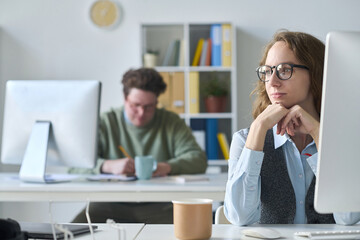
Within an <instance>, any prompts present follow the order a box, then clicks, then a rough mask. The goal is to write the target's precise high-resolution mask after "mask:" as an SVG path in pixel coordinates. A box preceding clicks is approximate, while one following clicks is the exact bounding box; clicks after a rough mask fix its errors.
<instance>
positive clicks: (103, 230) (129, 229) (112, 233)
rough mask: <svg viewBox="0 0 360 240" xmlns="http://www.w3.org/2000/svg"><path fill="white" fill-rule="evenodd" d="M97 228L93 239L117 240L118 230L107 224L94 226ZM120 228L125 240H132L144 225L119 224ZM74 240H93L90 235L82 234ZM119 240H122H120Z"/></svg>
mask: <svg viewBox="0 0 360 240" xmlns="http://www.w3.org/2000/svg"><path fill="white" fill-rule="evenodd" d="M95 225H97V226H98V229H97V230H96V231H95V232H94V237H95V239H97V240H101V239H104V240H105V239H119V238H118V230H117V229H116V228H113V227H111V226H109V225H107V224H95ZM118 226H120V227H121V228H123V229H125V239H126V240H133V239H136V236H137V235H138V234H139V232H141V230H142V229H143V227H144V224H142V223H140V224H119V225H118ZM75 239H76V240H93V238H92V236H91V234H90V233H89V234H83V235H78V236H76V237H75ZM121 240H124V239H123V238H121Z"/></svg>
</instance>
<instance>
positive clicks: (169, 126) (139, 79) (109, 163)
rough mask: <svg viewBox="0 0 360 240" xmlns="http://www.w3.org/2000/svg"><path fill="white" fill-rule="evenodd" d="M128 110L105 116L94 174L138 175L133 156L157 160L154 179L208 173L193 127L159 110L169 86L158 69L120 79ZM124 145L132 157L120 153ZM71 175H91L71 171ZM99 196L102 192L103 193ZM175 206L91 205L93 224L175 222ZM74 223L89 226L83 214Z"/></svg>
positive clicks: (147, 69) (137, 72)
mask: <svg viewBox="0 0 360 240" xmlns="http://www.w3.org/2000/svg"><path fill="white" fill-rule="evenodd" d="M122 84H123V92H124V97H125V103H124V106H123V107H121V108H118V109H112V110H110V111H109V112H105V113H103V114H102V115H101V120H100V128H99V131H100V133H99V149H98V154H99V159H98V160H97V164H96V167H95V168H94V169H92V170H90V171H91V172H92V173H94V174H99V173H111V174H130V175H131V174H135V164H134V159H133V158H134V157H135V156H146V155H152V156H153V157H154V158H155V159H156V160H157V169H156V170H155V171H154V173H153V177H160V176H167V175H174V174H195V173H204V172H205V170H206V167H207V159H206V155H205V153H204V152H203V151H202V150H201V148H200V147H199V146H198V144H197V142H196V140H195V138H194V137H193V135H192V133H191V130H190V128H189V127H188V126H187V125H186V124H185V122H184V121H183V120H182V119H181V118H180V117H179V116H178V115H177V114H175V113H173V112H170V111H167V110H165V109H158V108H156V106H157V103H158V97H159V95H160V94H161V93H163V92H165V90H166V84H165V83H164V81H163V79H162V77H161V75H160V74H159V73H158V72H157V71H155V70H154V69H149V68H140V69H137V70H129V71H127V72H126V73H125V74H124V76H123V79H122ZM119 146H122V147H123V148H124V149H125V151H126V152H127V153H128V156H126V155H124V153H123V152H122V151H121V150H120V149H119ZM71 172H72V173H89V170H85V169H72V170H71ZM99 194H100V193H99ZM172 211H173V209H172V203H155V202H141V203H136V202H116V203H91V204H90V209H89V213H90V217H91V221H92V222H105V221H106V219H108V218H111V219H113V220H115V221H116V222H118V223H147V224H150V223H152V224H157V223H159V224H160V223H162V224H164V223H172V217H173V212H172ZM74 222H87V220H86V217H85V212H84V211H82V212H81V213H79V214H78V216H77V217H76V218H75V219H74Z"/></svg>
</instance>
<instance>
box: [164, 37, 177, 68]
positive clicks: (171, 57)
mask: <svg viewBox="0 0 360 240" xmlns="http://www.w3.org/2000/svg"><path fill="white" fill-rule="evenodd" d="M179 49H180V40H179V39H175V40H172V41H171V42H170V43H169V46H168V48H167V50H166V53H165V57H164V61H163V64H162V65H163V66H177V62H178V58H179Z"/></svg>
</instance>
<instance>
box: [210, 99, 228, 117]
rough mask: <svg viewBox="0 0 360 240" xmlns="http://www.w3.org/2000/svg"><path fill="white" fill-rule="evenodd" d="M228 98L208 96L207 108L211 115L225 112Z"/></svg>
mask: <svg viewBox="0 0 360 240" xmlns="http://www.w3.org/2000/svg"><path fill="white" fill-rule="evenodd" d="M226 98H227V97H226V96H221V97H216V96H208V97H206V98H205V108H206V111H207V112H209V113H217V112H225V108H226Z"/></svg>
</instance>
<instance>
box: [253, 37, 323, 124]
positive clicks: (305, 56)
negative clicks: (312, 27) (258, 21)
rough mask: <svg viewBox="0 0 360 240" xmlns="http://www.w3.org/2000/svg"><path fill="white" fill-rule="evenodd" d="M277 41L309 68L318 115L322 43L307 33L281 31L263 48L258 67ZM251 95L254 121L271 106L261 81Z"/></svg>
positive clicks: (321, 78) (321, 73)
mask: <svg viewBox="0 0 360 240" xmlns="http://www.w3.org/2000/svg"><path fill="white" fill-rule="evenodd" d="M279 41H283V42H285V43H286V44H287V46H288V47H289V48H290V49H291V50H292V51H293V53H294V54H295V56H296V58H297V59H298V60H299V61H300V63H301V64H304V65H305V66H307V67H308V68H309V73H310V91H311V93H312V95H313V97H314V105H315V108H316V111H317V113H318V114H319V115H320V108H321V93H322V82H323V69H324V55H325V45H324V43H322V42H321V41H320V40H319V39H317V38H315V37H314V36H312V35H310V34H307V33H303V32H290V31H287V30H281V31H279V32H277V33H275V35H274V36H273V39H272V40H271V41H270V42H269V43H268V44H267V46H266V47H265V50H264V54H263V57H262V59H261V61H260V66H262V65H264V64H265V62H266V58H267V55H268V52H269V50H270V48H271V47H272V46H273V45H274V44H275V43H276V42H279ZM251 95H255V96H256V99H255V101H254V104H253V110H252V115H253V118H254V119H255V118H256V117H257V116H258V115H259V114H260V113H261V112H262V111H264V110H265V108H266V107H267V106H268V105H270V104H271V102H270V99H269V97H268V95H267V93H266V89H265V83H263V82H261V81H258V82H257V85H256V87H255V89H254V90H253V91H252V92H251Z"/></svg>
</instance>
